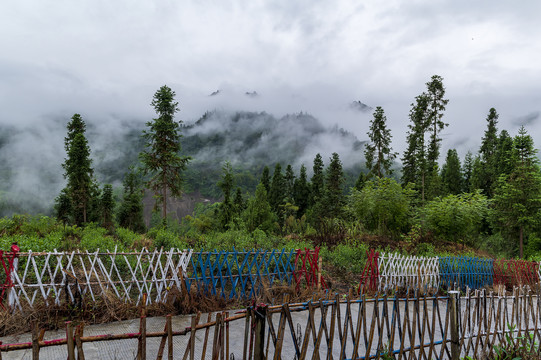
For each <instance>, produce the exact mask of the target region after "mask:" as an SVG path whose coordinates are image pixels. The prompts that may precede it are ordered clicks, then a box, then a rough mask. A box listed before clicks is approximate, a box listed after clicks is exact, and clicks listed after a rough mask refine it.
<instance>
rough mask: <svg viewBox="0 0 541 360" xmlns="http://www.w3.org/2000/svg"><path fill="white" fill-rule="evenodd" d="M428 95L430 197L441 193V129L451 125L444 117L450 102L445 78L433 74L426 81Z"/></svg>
mask: <svg viewBox="0 0 541 360" xmlns="http://www.w3.org/2000/svg"><path fill="white" fill-rule="evenodd" d="M426 86H427V95H428V97H429V103H428V113H427V123H428V127H429V129H428V130H429V133H430V136H429V143H428V150H427V153H426V160H427V164H426V165H427V176H426V179H425V180H426V181H425V188H426V193H427V196H428V199H432V198H434V197H435V196H438V195H439V193H440V181H441V180H440V179H439V169H438V160H439V157H440V147H441V136H440V133H441V131H442V130H443V129H444V128H445V127H447V126H449V124H447V123H445V122H444V121H443V120H442V119H443V112H444V111H445V106H446V105H447V104H448V103H449V100H448V99H445V98H444V97H445V87H444V86H443V78H442V77H441V76H438V75H434V76H432V79H431V81H429V82H427V83H426Z"/></svg>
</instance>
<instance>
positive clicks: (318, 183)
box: [310, 154, 325, 205]
mask: <svg viewBox="0 0 541 360" xmlns="http://www.w3.org/2000/svg"><path fill="white" fill-rule="evenodd" d="M312 169H313V171H314V173H313V175H312V178H311V180H310V182H311V183H312V196H311V199H310V203H311V205H314V204H316V203H317V202H318V201H320V200H321V198H322V197H323V190H324V185H325V174H324V173H323V169H324V165H323V159H322V158H321V155H320V154H317V155H316V157H315V158H314V166H313V168H312Z"/></svg>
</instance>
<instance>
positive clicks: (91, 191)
mask: <svg viewBox="0 0 541 360" xmlns="http://www.w3.org/2000/svg"><path fill="white" fill-rule="evenodd" d="M63 167H64V170H65V171H66V172H65V174H64V177H65V178H67V179H68V184H67V187H66V192H67V194H68V196H69V198H70V201H71V209H72V219H73V222H74V223H75V224H76V225H81V224H84V223H86V222H87V221H88V218H89V212H90V209H91V206H90V205H91V201H92V197H93V196H94V195H95V183H94V181H93V173H94V171H93V169H92V160H91V159H90V147H89V146H88V142H87V140H86V137H85V136H84V134H83V133H77V134H76V135H75V136H74V138H73V140H72V141H71V142H70V143H69V151H68V157H67V158H66V161H65V163H64V164H63Z"/></svg>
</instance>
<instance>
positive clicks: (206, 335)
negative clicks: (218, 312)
mask: <svg viewBox="0 0 541 360" xmlns="http://www.w3.org/2000/svg"><path fill="white" fill-rule="evenodd" d="M211 320H212V313H209V314H208V316H207V323H209V322H210V321H211ZM209 330H210V328H209V327H207V328H206V329H205V340H204V341H203V350H202V351H201V359H205V355H206V353H207V341H208V339H209Z"/></svg>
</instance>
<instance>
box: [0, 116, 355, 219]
mask: <svg viewBox="0 0 541 360" xmlns="http://www.w3.org/2000/svg"><path fill="white" fill-rule="evenodd" d="M71 115H72V114H71ZM71 115H69V116H66V118H61V117H44V118H43V119H42V120H41V121H40V122H38V123H35V124H32V125H22V126H16V125H0V164H1V165H0V183H1V185H0V191H1V193H0V194H1V195H0V216H6V215H7V216H9V215H11V214H13V213H29V214H40V213H42V214H48V215H51V214H52V206H53V203H54V199H55V197H56V196H58V193H59V192H60V190H61V189H62V188H63V186H64V185H65V179H64V177H63V169H62V167H61V164H62V162H63V161H64V158H65V157H66V152H65V149H64V137H65V133H66V124H67V122H68V120H69V118H70V117H71ZM82 116H83V118H84V119H85V121H86V123H87V127H88V129H87V137H88V141H89V145H90V149H91V158H92V159H93V167H94V172H95V176H96V179H97V180H98V182H100V183H107V184H109V183H110V184H113V186H114V187H120V186H121V183H122V179H123V177H124V174H125V173H126V171H127V169H128V167H129V166H137V163H138V154H139V153H140V152H141V151H142V150H143V146H144V142H143V140H142V138H141V133H142V131H143V129H144V128H145V123H146V122H147V121H149V119H123V118H121V117H118V116H117V117H111V119H109V121H107V122H106V123H103V122H100V121H94V120H93V119H92V118H85V116H84V114H83V115H82ZM183 125H184V126H183V129H182V134H183V138H182V140H181V144H182V153H183V154H184V155H188V156H191V157H192V161H191V163H190V165H189V166H188V169H187V171H186V174H185V176H186V184H185V188H186V191H187V192H191V191H196V190H197V191H200V192H201V193H202V194H203V195H205V196H209V197H214V198H219V197H220V196H221V194H220V191H219V189H218V188H217V186H216V183H217V181H218V180H219V177H220V174H221V167H222V165H223V163H224V162H225V161H229V162H230V163H231V164H232V165H233V168H234V169H235V170H236V171H237V172H239V173H244V179H245V181H244V183H242V180H241V184H239V185H240V186H241V187H242V188H243V190H245V191H249V192H253V191H254V190H255V186H256V185H257V183H258V182H259V175H260V173H261V170H262V169H263V167H264V166H269V167H272V166H274V164H275V163H281V164H282V165H283V166H284V167H285V166H286V165H287V164H291V165H292V166H293V167H294V168H295V169H296V170H297V171H298V169H299V167H300V166H301V165H302V164H304V165H305V166H306V167H307V168H308V169H309V172H310V171H311V170H310V169H311V163H312V161H313V159H314V156H315V155H316V154H317V153H321V155H322V156H323V159H324V160H325V161H327V160H328V159H329V157H330V155H331V154H332V153H333V152H337V153H339V154H340V156H341V159H342V162H343V165H344V169H345V171H346V173H347V174H349V180H350V183H351V182H353V181H354V179H355V178H356V176H357V174H358V172H359V171H360V169H361V167H362V166H363V161H364V160H363V155H362V148H363V144H364V140H362V139H361V140H359V139H358V138H357V137H356V136H355V135H354V134H352V133H351V132H348V131H346V130H344V129H342V128H339V127H338V126H337V125H332V126H326V125H323V123H322V122H321V121H320V120H318V119H317V118H315V117H314V116H312V115H310V114H307V113H304V112H299V113H296V114H288V115H285V116H282V117H279V118H277V117H275V116H274V115H273V114H271V113H266V112H252V111H228V110H213V111H208V112H206V113H204V114H203V115H202V116H201V117H200V118H199V119H198V120H196V121H193V122H190V123H185V124H183ZM241 176H242V175H241Z"/></svg>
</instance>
